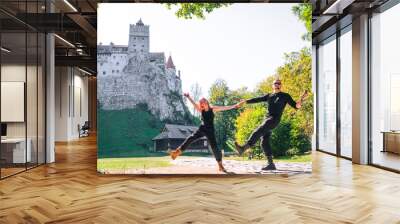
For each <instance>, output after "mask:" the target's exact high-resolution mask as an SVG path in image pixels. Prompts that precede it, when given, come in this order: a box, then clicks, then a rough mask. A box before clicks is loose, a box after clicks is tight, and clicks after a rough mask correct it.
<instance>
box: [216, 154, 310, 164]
mask: <svg viewBox="0 0 400 224" xmlns="http://www.w3.org/2000/svg"><path fill="white" fill-rule="evenodd" d="M224 159H232V160H237V161H248V160H249V158H248V157H247V156H229V157H225V158H224ZM252 160H257V159H252ZM262 160H264V159H262ZM274 161H276V162H300V163H307V162H311V161H312V158H311V154H307V155H299V156H281V157H277V158H274Z"/></svg>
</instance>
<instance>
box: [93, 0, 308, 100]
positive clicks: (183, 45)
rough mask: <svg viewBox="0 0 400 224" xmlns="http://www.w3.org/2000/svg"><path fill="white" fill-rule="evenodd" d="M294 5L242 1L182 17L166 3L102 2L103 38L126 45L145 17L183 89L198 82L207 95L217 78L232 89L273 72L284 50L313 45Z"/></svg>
mask: <svg viewBox="0 0 400 224" xmlns="http://www.w3.org/2000/svg"><path fill="white" fill-rule="evenodd" d="M293 5H294V4H268V3H262V4H259V3H257V4H255V3H253V4H243V3H237V4H233V5H231V6H228V7H225V8H220V9H216V10H215V11H213V12H212V13H211V14H207V15H206V19H205V20H201V19H197V18H193V19H191V20H185V19H178V18H177V17H176V16H175V14H174V12H175V10H174V8H173V9H172V10H168V9H167V8H166V7H165V6H164V5H161V4H146V3H144V4H143V3H142V4H137V3H135V4H133V3H127V4H118V3H104V4H99V9H98V39H97V41H98V43H100V42H102V43H103V44H109V43H110V42H114V43H115V44H120V45H127V44H128V36H129V24H132V23H136V22H137V21H138V20H139V18H142V20H143V22H144V23H145V24H146V25H150V51H151V52H165V53H166V56H167V57H168V55H169V54H171V55H172V59H173V61H174V63H175V66H176V67H177V69H178V70H181V77H182V89H183V91H184V92H188V91H189V90H190V86H191V85H192V84H193V83H195V82H198V83H199V84H200V85H201V86H202V89H203V95H204V96H207V95H208V89H209V87H210V86H211V84H212V83H213V82H214V81H215V80H216V79H224V80H226V81H227V82H228V85H229V87H230V88H231V89H236V88H239V87H243V86H246V87H248V88H249V89H254V88H255V87H256V85H257V83H258V82H260V81H261V80H263V79H264V78H265V77H267V76H269V75H273V74H274V73H275V70H276V68H277V67H278V66H280V65H282V64H283V62H284V53H288V52H292V51H298V50H300V49H301V48H303V47H306V46H307V47H310V46H311V43H310V42H308V41H303V40H302V39H301V36H302V35H303V34H304V33H305V32H306V29H305V27H304V25H303V24H302V23H301V22H300V21H299V20H298V19H297V17H296V16H295V15H294V14H293V13H292V11H291V8H292V6H293Z"/></svg>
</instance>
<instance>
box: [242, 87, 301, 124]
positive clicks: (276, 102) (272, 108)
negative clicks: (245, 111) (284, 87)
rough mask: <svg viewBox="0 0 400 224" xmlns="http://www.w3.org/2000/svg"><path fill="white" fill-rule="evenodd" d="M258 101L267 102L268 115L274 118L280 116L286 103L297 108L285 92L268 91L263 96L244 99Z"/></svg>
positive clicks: (247, 101) (251, 101)
mask: <svg viewBox="0 0 400 224" xmlns="http://www.w3.org/2000/svg"><path fill="white" fill-rule="evenodd" d="M259 102H267V107H268V116H271V117H275V118H280V117H281V116H282V113H283V110H284V109H285V106H286V104H289V105H290V106H291V107H293V108H295V109H297V108H296V102H295V101H294V100H293V98H292V97H291V96H290V95H289V94H288V93H285V92H278V93H268V94H267V95H265V96H261V97H256V98H253V99H249V100H246V103H259Z"/></svg>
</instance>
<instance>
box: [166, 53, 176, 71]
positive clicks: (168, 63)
mask: <svg viewBox="0 0 400 224" xmlns="http://www.w3.org/2000/svg"><path fill="white" fill-rule="evenodd" d="M165 67H166V68H172V69H174V70H175V65H174V62H173V61H172V57H171V55H170V56H169V57H168V60H167V64H166V65H165Z"/></svg>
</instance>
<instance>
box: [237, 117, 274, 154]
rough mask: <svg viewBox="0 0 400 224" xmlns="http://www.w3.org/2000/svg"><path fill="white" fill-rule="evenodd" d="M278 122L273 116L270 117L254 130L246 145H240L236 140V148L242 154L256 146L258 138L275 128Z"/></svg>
mask: <svg viewBox="0 0 400 224" xmlns="http://www.w3.org/2000/svg"><path fill="white" fill-rule="evenodd" d="M278 122H279V121H278ZM278 122H277V121H276V120H275V119H273V118H272V117H268V118H267V119H265V121H264V122H263V123H262V124H261V125H260V126H258V128H257V129H256V130H254V131H253V133H251V135H250V137H249V139H248V140H247V142H246V143H245V144H244V145H239V144H238V143H237V142H235V148H236V151H237V152H238V154H239V155H242V154H243V153H244V152H245V151H246V150H247V149H249V148H251V147H252V146H254V145H255V144H256V142H257V141H258V139H260V138H261V137H262V136H264V135H265V133H266V132H268V131H270V130H271V129H272V128H274V127H275V126H276V125H277V124H278Z"/></svg>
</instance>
